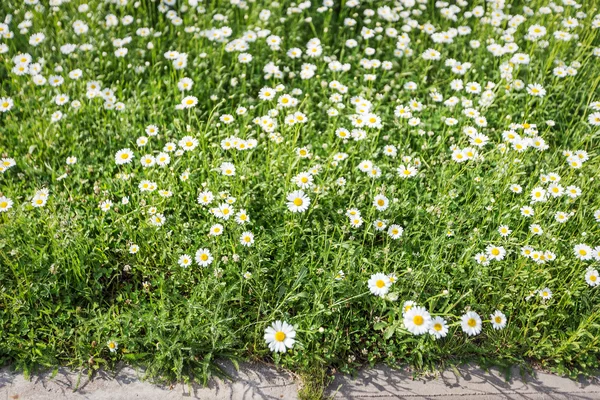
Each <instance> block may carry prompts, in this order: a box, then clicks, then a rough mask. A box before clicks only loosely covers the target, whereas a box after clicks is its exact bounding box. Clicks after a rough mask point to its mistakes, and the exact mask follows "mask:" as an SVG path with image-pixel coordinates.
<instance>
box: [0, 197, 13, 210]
mask: <svg viewBox="0 0 600 400" xmlns="http://www.w3.org/2000/svg"><path fill="white" fill-rule="evenodd" d="M12 206H13V201H12V200H11V199H9V198H8V197H6V196H0V212H7V211H8V210H10V209H11V208H12Z"/></svg>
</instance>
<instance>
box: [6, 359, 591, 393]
mask: <svg viewBox="0 0 600 400" xmlns="http://www.w3.org/2000/svg"><path fill="white" fill-rule="evenodd" d="M222 367H223V368H224V369H225V371H226V372H227V373H228V374H229V375H230V376H232V377H233V379H234V381H223V380H220V379H218V378H215V379H213V380H211V382H210V383H209V386H208V387H201V386H198V385H182V384H176V385H173V386H160V385H155V384H152V383H150V382H147V381H144V380H143V379H142V378H143V375H142V373H141V372H140V371H136V370H134V369H132V368H129V367H123V368H121V369H119V370H118V371H117V372H116V373H115V372H106V371H101V372H99V373H98V374H97V375H96V376H95V377H94V379H92V380H89V379H88V378H87V375H80V374H78V373H77V372H73V371H71V370H69V369H66V368H60V369H59V371H58V374H57V375H56V376H54V377H51V375H50V373H43V374H37V375H34V376H33V377H32V378H31V379H30V380H26V379H24V377H23V375H22V374H20V373H15V372H12V371H10V370H9V369H7V368H4V369H2V370H0V400H4V399H6V400H24V399H27V400H54V399H67V400H71V399H90V400H128V399H144V400H174V399H206V400H212V399H215V400H225V399H229V400H237V399H240V400H245V399H267V400H281V399H284V400H288V399H289V400H294V399H297V398H298V395H297V391H298V384H297V382H296V381H295V380H294V377H293V375H292V374H289V373H287V372H285V371H282V370H279V369H276V368H275V367H273V366H268V365H265V364H257V363H252V364H250V363H242V364H240V369H239V371H237V370H236V369H235V368H234V367H233V365H232V364H231V363H227V362H224V363H222ZM510 376H511V379H510V380H509V381H507V380H506V378H505V375H504V374H502V373H501V372H499V371H498V370H497V369H490V370H487V371H484V370H482V369H481V368H478V367H476V366H473V365H466V366H462V367H458V368H457V369H456V370H447V371H443V372H441V373H437V374H434V375H432V376H428V377H419V378H417V379H415V378H414V377H413V373H412V371H410V370H409V369H391V368H388V367H386V366H376V367H375V368H368V369H364V370H361V371H360V372H359V373H358V375H357V376H356V377H355V378H352V377H350V376H347V375H337V376H336V377H335V378H334V380H333V382H332V383H331V385H329V386H328V388H327V390H326V395H327V396H328V397H329V398H333V399H335V400H346V399H347V400H352V399H356V400H384V399H404V400H426V399H427V400H459V399H460V400H501V399H510V400H572V399H573V400H600V381H599V380H598V379H597V378H592V379H579V380H577V381H574V380H571V379H568V378H562V377H558V376H556V375H552V374H548V373H544V372H537V373H535V374H534V376H531V375H529V374H526V375H521V372H520V371H519V370H518V369H513V371H512V373H511V375H510Z"/></svg>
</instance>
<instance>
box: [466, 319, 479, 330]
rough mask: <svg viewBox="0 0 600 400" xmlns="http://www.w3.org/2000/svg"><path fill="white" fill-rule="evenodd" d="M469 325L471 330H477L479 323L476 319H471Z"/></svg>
mask: <svg viewBox="0 0 600 400" xmlns="http://www.w3.org/2000/svg"><path fill="white" fill-rule="evenodd" d="M467 324H468V325H469V326H470V327H471V328H475V327H476V326H477V321H475V318H469V321H468V322H467Z"/></svg>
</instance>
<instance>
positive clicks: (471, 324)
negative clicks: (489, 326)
mask: <svg viewBox="0 0 600 400" xmlns="http://www.w3.org/2000/svg"><path fill="white" fill-rule="evenodd" d="M460 326H461V328H462V330H463V332H465V333H466V334H467V335H469V336H475V335H479V333H480V332H481V317H480V316H479V314H477V313H476V312H475V311H468V312H467V313H466V314H464V315H463V316H462V317H461V318H460Z"/></svg>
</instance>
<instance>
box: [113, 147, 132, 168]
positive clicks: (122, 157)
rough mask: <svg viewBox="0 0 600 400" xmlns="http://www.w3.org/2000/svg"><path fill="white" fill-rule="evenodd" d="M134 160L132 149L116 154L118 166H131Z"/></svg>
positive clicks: (122, 150)
mask: <svg viewBox="0 0 600 400" xmlns="http://www.w3.org/2000/svg"><path fill="white" fill-rule="evenodd" d="M133 158H134V156H133V151H131V149H128V148H125V149H121V150H119V151H117V154H115V163H117V165H123V164H129V163H130V162H131V161H132V160H133Z"/></svg>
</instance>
